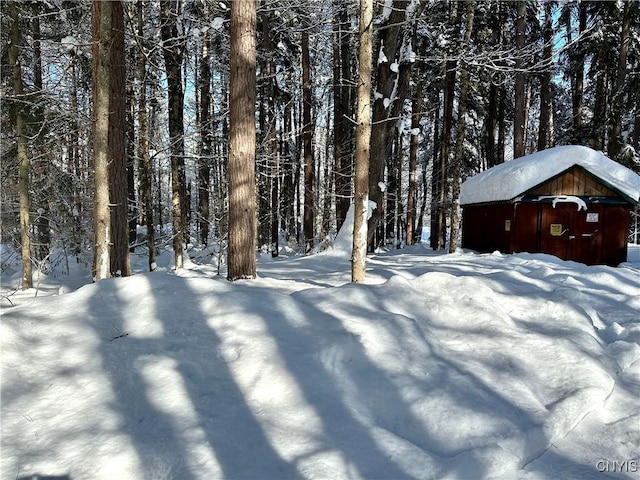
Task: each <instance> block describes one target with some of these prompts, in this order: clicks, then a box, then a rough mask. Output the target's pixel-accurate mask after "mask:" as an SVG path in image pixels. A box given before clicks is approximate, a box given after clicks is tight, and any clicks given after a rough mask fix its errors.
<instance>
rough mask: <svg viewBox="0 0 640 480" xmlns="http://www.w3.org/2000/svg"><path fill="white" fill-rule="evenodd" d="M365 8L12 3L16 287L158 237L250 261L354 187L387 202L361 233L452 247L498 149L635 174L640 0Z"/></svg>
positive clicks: (292, 0)
mask: <svg viewBox="0 0 640 480" xmlns="http://www.w3.org/2000/svg"><path fill="white" fill-rule="evenodd" d="M370 5H371V3H370V2H369V1H367V0H362V1H358V0H310V1H300V0H233V1H230V0H222V1H219V0H216V1H208V0H145V1H119V0H115V1H104V2H102V1H93V2H92V1H89V0H47V1H38V0H7V1H3V2H1V14H2V17H1V21H2V24H1V27H2V28H1V30H0V35H1V37H2V51H1V60H2V70H1V72H2V82H1V88H2V111H1V121H2V137H1V144H0V148H1V155H2V171H1V175H2V185H1V201H2V212H1V215H2V218H1V229H2V232H1V233H2V241H3V242H6V243H13V244H14V245H15V246H16V248H17V251H18V252H20V254H21V258H22V269H23V279H22V287H23V288H28V287H30V286H31V285H32V282H33V280H32V273H31V272H32V270H33V269H41V270H43V271H45V272H46V271H47V269H49V268H51V267H52V265H56V264H60V263H64V262H66V263H68V262H71V261H73V262H85V263H86V264H87V265H92V266H93V275H94V279H96V280H98V279H101V278H105V277H109V276H114V275H129V274H130V273H131V267H130V260H129V257H130V255H131V253H132V252H135V253H136V254H140V255H148V258H149V269H150V270H154V269H155V268H156V259H155V256H156V254H157V252H158V251H159V250H160V249H172V250H173V252H174V258H175V266H176V268H181V267H182V266H183V264H184V258H185V255H187V254H188V251H189V250H190V249H192V248H197V249H198V250H200V251H202V250H203V249H208V250H207V251H209V252H210V254H211V255H213V256H215V257H216V258H217V259H218V261H220V262H223V261H227V255H228V272H229V273H228V278H229V279H231V280H234V279H237V278H250V277H252V276H255V275H256V266H255V256H256V253H258V252H264V253H270V254H271V255H273V256H277V255H278V253H279V252H281V251H282V249H283V248H285V247H286V248H288V249H291V250H292V251H294V252H296V253H301V254H302V253H307V252H312V251H318V250H320V249H322V248H323V247H324V245H326V243H327V241H328V240H330V239H331V238H332V236H333V235H335V233H336V231H337V230H338V229H339V228H340V226H341V225H342V223H343V221H344V219H345V216H346V213H347V209H348V208H349V205H350V204H351V203H352V202H353V201H354V193H355V192H356V190H357V191H359V192H364V193H363V194H362V195H361V196H360V197H358V196H357V195H356V196H355V202H356V206H358V202H359V201H360V202H361V203H360V205H359V208H360V209H362V208H363V205H364V206H365V207H364V208H366V204H363V203H362V201H363V200H364V199H366V200H371V201H373V202H375V204H376V205H377V208H376V209H375V210H374V212H373V215H372V217H371V218H370V219H369V221H368V225H367V227H368V228H367V229H366V230H362V231H366V232H367V234H366V236H367V239H366V240H367V248H368V250H369V251H371V250H374V249H376V248H380V247H385V248H398V247H401V246H402V245H406V244H413V243H415V242H417V241H420V238H421V232H422V229H423V226H425V227H426V226H428V227H429V230H430V232H431V236H430V246H431V248H433V249H437V250H440V249H444V248H449V250H450V251H453V250H455V246H456V244H457V241H456V240H457V237H458V235H459V233H458V232H459V222H460V220H459V211H458V210H459V208H458V195H459V191H460V184H461V182H462V181H464V179H465V178H467V177H468V176H470V175H474V174H476V173H478V172H480V171H482V170H485V169H487V168H489V167H491V166H493V165H496V164H499V163H502V162H504V161H508V160H509V159H511V158H514V157H519V156H522V155H525V154H529V153H532V152H534V151H538V150H542V149H545V148H548V147H551V146H555V145H563V144H580V145H587V146H590V147H592V148H594V149H597V150H602V151H603V152H604V153H606V154H607V155H608V156H609V157H611V158H613V159H614V160H616V161H618V162H620V163H622V164H624V165H626V166H628V167H629V168H631V169H633V170H635V171H640V78H639V72H640V8H639V2H638V1H637V0H633V1H629V0H627V1H587V0H580V1H579V0H575V1H566V0H565V1H542V0H539V1H533V0H517V1H502V0H487V1H472V0H467V1H442V0H439V1H436V0H385V1H374V2H373V4H372V7H371V8H368V7H369V6H370ZM370 9H372V14H371V16H372V20H370V21H367V17H368V16H369V14H368V13H367V12H368V11H369V10H370ZM361 16H362V18H361ZM369 35H371V38H369ZM368 41H369V42H371V45H370V49H369V50H367V49H366V48H365V47H366V43H367V42H368ZM368 58H370V64H368V65H364V64H363V62H365V61H366V60H367V59H368ZM363 67H366V68H363ZM362 75H365V76H367V77H368V78H363V77H362ZM367 89H368V90H367ZM363 92H369V93H368V97H369V98H368V100H369V101H366V100H367V93H363ZM363 94H364V95H365V97H364V98H363V97H362V95H363ZM359 107H361V108H359ZM362 108H365V109H366V111H363V110H362ZM361 122H368V125H365V124H361ZM357 132H358V133H357ZM357 135H358V136H359V140H360V141H357V140H356V137H357ZM362 135H364V136H365V137H362ZM363 138H366V141H365V142H364V143H362V139H363ZM358 159H360V163H358ZM364 160H366V163H362V161H364ZM363 165H364V168H365V170H362V167H363ZM367 183H368V185H367ZM636 214H637V212H636ZM291 250H288V251H291ZM354 256H355V253H354Z"/></svg>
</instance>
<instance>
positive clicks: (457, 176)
mask: <svg viewBox="0 0 640 480" xmlns="http://www.w3.org/2000/svg"><path fill="white" fill-rule="evenodd" d="M466 14H467V25H466V27H465V32H464V40H463V41H462V51H463V52H464V51H465V49H466V47H467V46H468V45H469V43H470V41H471V32H472V31H473V17H474V11H473V0H467V9H466ZM468 92H469V71H468V70H467V65H466V63H465V62H464V61H462V68H461V71H460V96H459V98H458V122H457V124H456V144H455V148H454V152H453V168H452V171H453V172H452V184H451V202H452V205H451V234H450V235H449V253H454V252H455V251H456V250H457V249H458V235H459V232H460V215H459V210H460V181H461V177H462V167H463V162H464V138H465V132H466V118H465V117H466V115H467V96H468Z"/></svg>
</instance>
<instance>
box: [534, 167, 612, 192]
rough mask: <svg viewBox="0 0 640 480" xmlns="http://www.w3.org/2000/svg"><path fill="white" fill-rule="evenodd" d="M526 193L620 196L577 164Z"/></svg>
mask: <svg viewBox="0 0 640 480" xmlns="http://www.w3.org/2000/svg"><path fill="white" fill-rule="evenodd" d="M525 193H527V194H533V195H574V196H587V197H620V194H619V193H618V192H616V191H614V190H612V189H611V188H609V187H607V186H606V185H604V184H603V183H602V182H600V181H599V180H598V179H597V178H596V177H594V176H593V175H591V174H590V173H589V172H587V171H586V170H585V169H584V168H582V167H579V166H577V165H576V166H573V167H571V168H570V169H568V170H566V171H564V172H562V173H561V174H560V175H557V176H556V177H554V178H552V179H550V180H549V181H547V182H545V183H542V184H540V185H538V186H536V187H534V188H532V189H531V190H529V191H528V192H525Z"/></svg>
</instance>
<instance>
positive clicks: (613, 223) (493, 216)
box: [462, 202, 631, 266]
mask: <svg viewBox="0 0 640 480" xmlns="http://www.w3.org/2000/svg"><path fill="white" fill-rule="evenodd" d="M630 208H631V207H630V206H629V205H604V204H598V203H591V204H589V205H588V207H587V211H586V212H585V211H584V210H577V209H576V205H575V204H573V203H569V204H567V203H559V204H557V205H556V206H555V207H554V206H553V205H552V204H550V203H538V202H532V203H529V202H524V203H516V204H503V203H499V204H485V205H474V206H468V207H464V209H463V217H462V219H463V221H462V247H463V248H468V249H471V250H475V251H477V252H480V253H488V252H493V251H495V250H499V251H500V252H503V253H514V252H529V253H547V254H550V255H555V256H557V257H559V258H562V259H563V260H573V261H576V262H581V263H585V264H587V265H602V264H604V265H612V266H617V265H619V264H620V263H622V262H625V261H626V259H627V236H628V234H629V210H630ZM507 221H508V222H509V226H510V228H509V229H507V228H505V227H506V223H505V222H507Z"/></svg>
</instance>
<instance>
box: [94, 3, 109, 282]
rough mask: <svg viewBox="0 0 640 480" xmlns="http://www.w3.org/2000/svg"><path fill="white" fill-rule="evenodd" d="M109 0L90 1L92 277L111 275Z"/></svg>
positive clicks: (102, 277) (99, 278) (98, 278)
mask: <svg viewBox="0 0 640 480" xmlns="http://www.w3.org/2000/svg"><path fill="white" fill-rule="evenodd" d="M111 5H112V3H111V2H102V1H100V0H94V2H93V63H94V68H93V72H94V74H93V98H94V100H93V105H94V112H93V116H94V118H95V124H94V127H93V170H94V184H95V196H94V235H95V246H94V248H95V250H94V261H93V278H94V280H95V281H98V280H102V279H104V278H108V277H109V276H110V274H111V268H110V267H111V261H110V248H109V245H110V243H111V215H110V211H109V97H110V94H109V92H110V86H109V84H110V81H111V75H110V70H111V45H112V38H111Z"/></svg>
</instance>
